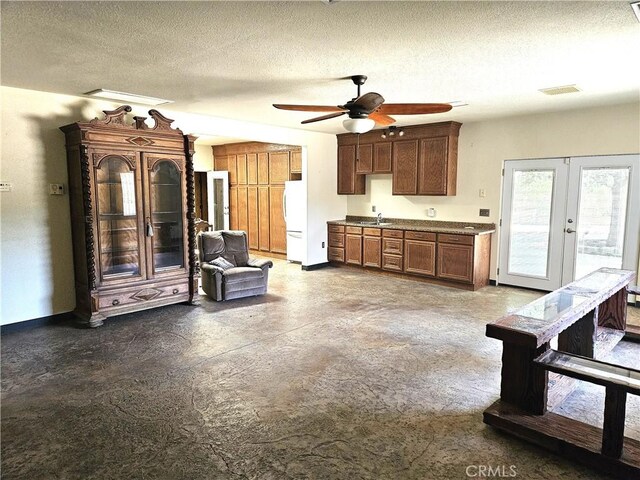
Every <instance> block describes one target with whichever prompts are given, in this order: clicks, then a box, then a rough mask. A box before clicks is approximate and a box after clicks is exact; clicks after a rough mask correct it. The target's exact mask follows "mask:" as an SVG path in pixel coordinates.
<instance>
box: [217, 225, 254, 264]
mask: <svg viewBox="0 0 640 480" xmlns="http://www.w3.org/2000/svg"><path fill="white" fill-rule="evenodd" d="M222 238H223V239H224V244H225V254H224V255H222V256H223V257H225V258H226V259H227V260H229V261H230V262H231V263H233V264H234V265H236V266H238V267H245V266H246V265H247V262H248V261H249V249H248V247H247V234H246V233H245V232H243V231H241V230H225V231H223V232H222ZM230 257H233V260H231V258H230Z"/></svg>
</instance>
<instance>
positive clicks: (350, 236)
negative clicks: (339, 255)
mask: <svg viewBox="0 0 640 480" xmlns="http://www.w3.org/2000/svg"><path fill="white" fill-rule="evenodd" d="M350 228H352V227H347V234H346V235H345V246H344V253H345V255H344V261H345V263H350V264H352V265H362V234H361V233H350V232H349V229H350ZM360 230H362V229H360Z"/></svg>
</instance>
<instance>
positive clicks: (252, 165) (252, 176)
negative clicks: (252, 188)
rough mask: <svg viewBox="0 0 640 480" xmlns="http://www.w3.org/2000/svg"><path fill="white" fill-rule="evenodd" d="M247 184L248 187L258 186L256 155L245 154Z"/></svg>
mask: <svg viewBox="0 0 640 480" xmlns="http://www.w3.org/2000/svg"><path fill="white" fill-rule="evenodd" d="M247 183H248V184H249V185H257V184H258V155H257V154H256V153H249V154H247Z"/></svg>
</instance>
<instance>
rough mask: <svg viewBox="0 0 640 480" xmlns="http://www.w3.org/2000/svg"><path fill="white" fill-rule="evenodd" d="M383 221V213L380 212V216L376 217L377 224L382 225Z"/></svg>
mask: <svg viewBox="0 0 640 480" xmlns="http://www.w3.org/2000/svg"><path fill="white" fill-rule="evenodd" d="M381 223H382V213H379V214H378V218H377V219H376V224H377V225H380V224H381Z"/></svg>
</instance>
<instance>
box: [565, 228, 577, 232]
mask: <svg viewBox="0 0 640 480" xmlns="http://www.w3.org/2000/svg"><path fill="white" fill-rule="evenodd" d="M565 232H567V233H575V230H574V229H573V228H567V229H566V230H565Z"/></svg>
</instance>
